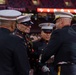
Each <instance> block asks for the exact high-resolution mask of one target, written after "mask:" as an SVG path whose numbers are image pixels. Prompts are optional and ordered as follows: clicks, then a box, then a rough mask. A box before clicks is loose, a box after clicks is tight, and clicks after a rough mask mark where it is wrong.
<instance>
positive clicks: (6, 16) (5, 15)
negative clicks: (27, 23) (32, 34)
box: [0, 10, 30, 75]
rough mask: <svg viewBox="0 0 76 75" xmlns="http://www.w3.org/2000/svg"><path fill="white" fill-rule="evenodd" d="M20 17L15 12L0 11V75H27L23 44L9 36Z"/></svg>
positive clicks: (28, 68) (21, 41)
mask: <svg viewBox="0 0 76 75" xmlns="http://www.w3.org/2000/svg"><path fill="white" fill-rule="evenodd" d="M20 15H21V12H19V11H17V10H0V75H29V70H30V66H29V61H28V55H27V50H26V47H25V44H24V43H23V40H22V39H21V38H19V37H17V36H14V35H12V34H11V33H12V31H13V30H14V28H13V26H14V27H15V24H14V25H12V24H13V22H15V21H16V19H17V17H18V16H20ZM10 22H11V23H10Z"/></svg>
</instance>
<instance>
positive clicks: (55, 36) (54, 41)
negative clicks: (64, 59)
mask: <svg viewBox="0 0 76 75" xmlns="http://www.w3.org/2000/svg"><path fill="white" fill-rule="evenodd" d="M61 41H62V40H61V36H60V30H55V31H54V32H53V33H52V35H51V38H50V41H49V43H48V45H47V46H46V47H45V49H44V50H43V53H42V57H41V62H42V63H45V62H46V61H47V60H48V59H49V58H50V57H51V56H52V55H54V54H56V52H57V51H58V50H59V47H60V46H61Z"/></svg>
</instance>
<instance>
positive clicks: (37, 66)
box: [33, 23, 55, 75]
mask: <svg viewBox="0 0 76 75" xmlns="http://www.w3.org/2000/svg"><path fill="white" fill-rule="evenodd" d="M54 26H55V24H54V23H41V24H39V27H41V39H40V40H38V41H35V42H33V49H34V57H33V58H34V59H35V61H34V64H33V66H34V70H35V75H48V73H49V72H50V69H49V67H50V66H48V64H47V63H45V64H41V63H40V61H41V59H40V58H41V55H42V51H43V49H44V48H45V47H46V46H47V44H48V42H49V39H50V37H51V33H52V31H53V27H54ZM42 67H43V69H44V70H43V69H42ZM49 74H50V73H49Z"/></svg>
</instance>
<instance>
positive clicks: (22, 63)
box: [14, 42, 30, 75]
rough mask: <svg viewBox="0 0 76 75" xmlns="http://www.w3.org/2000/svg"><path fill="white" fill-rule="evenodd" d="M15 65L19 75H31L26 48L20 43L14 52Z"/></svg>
mask: <svg viewBox="0 0 76 75" xmlns="http://www.w3.org/2000/svg"><path fill="white" fill-rule="evenodd" d="M14 63H15V66H16V70H17V72H18V73H19V75H29V70H30V66H29V60H28V55H27V49H26V46H25V45H24V44H23V43H21V42H20V43H18V44H17V46H16V48H15V50H14Z"/></svg>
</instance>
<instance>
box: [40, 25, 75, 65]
mask: <svg viewBox="0 0 76 75" xmlns="http://www.w3.org/2000/svg"><path fill="white" fill-rule="evenodd" d="M51 55H55V61H54V62H55V64H57V63H58V62H62V61H65V62H73V63H76V26H74V27H73V26H72V27H71V26H65V27H63V28H62V29H57V30H55V31H54V32H53V33H52V36H51V39H50V41H49V43H48V45H47V47H46V48H45V49H44V50H43V55H42V60H41V62H42V63H44V62H45V61H46V60H47V59H49V58H50V56H51Z"/></svg>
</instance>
